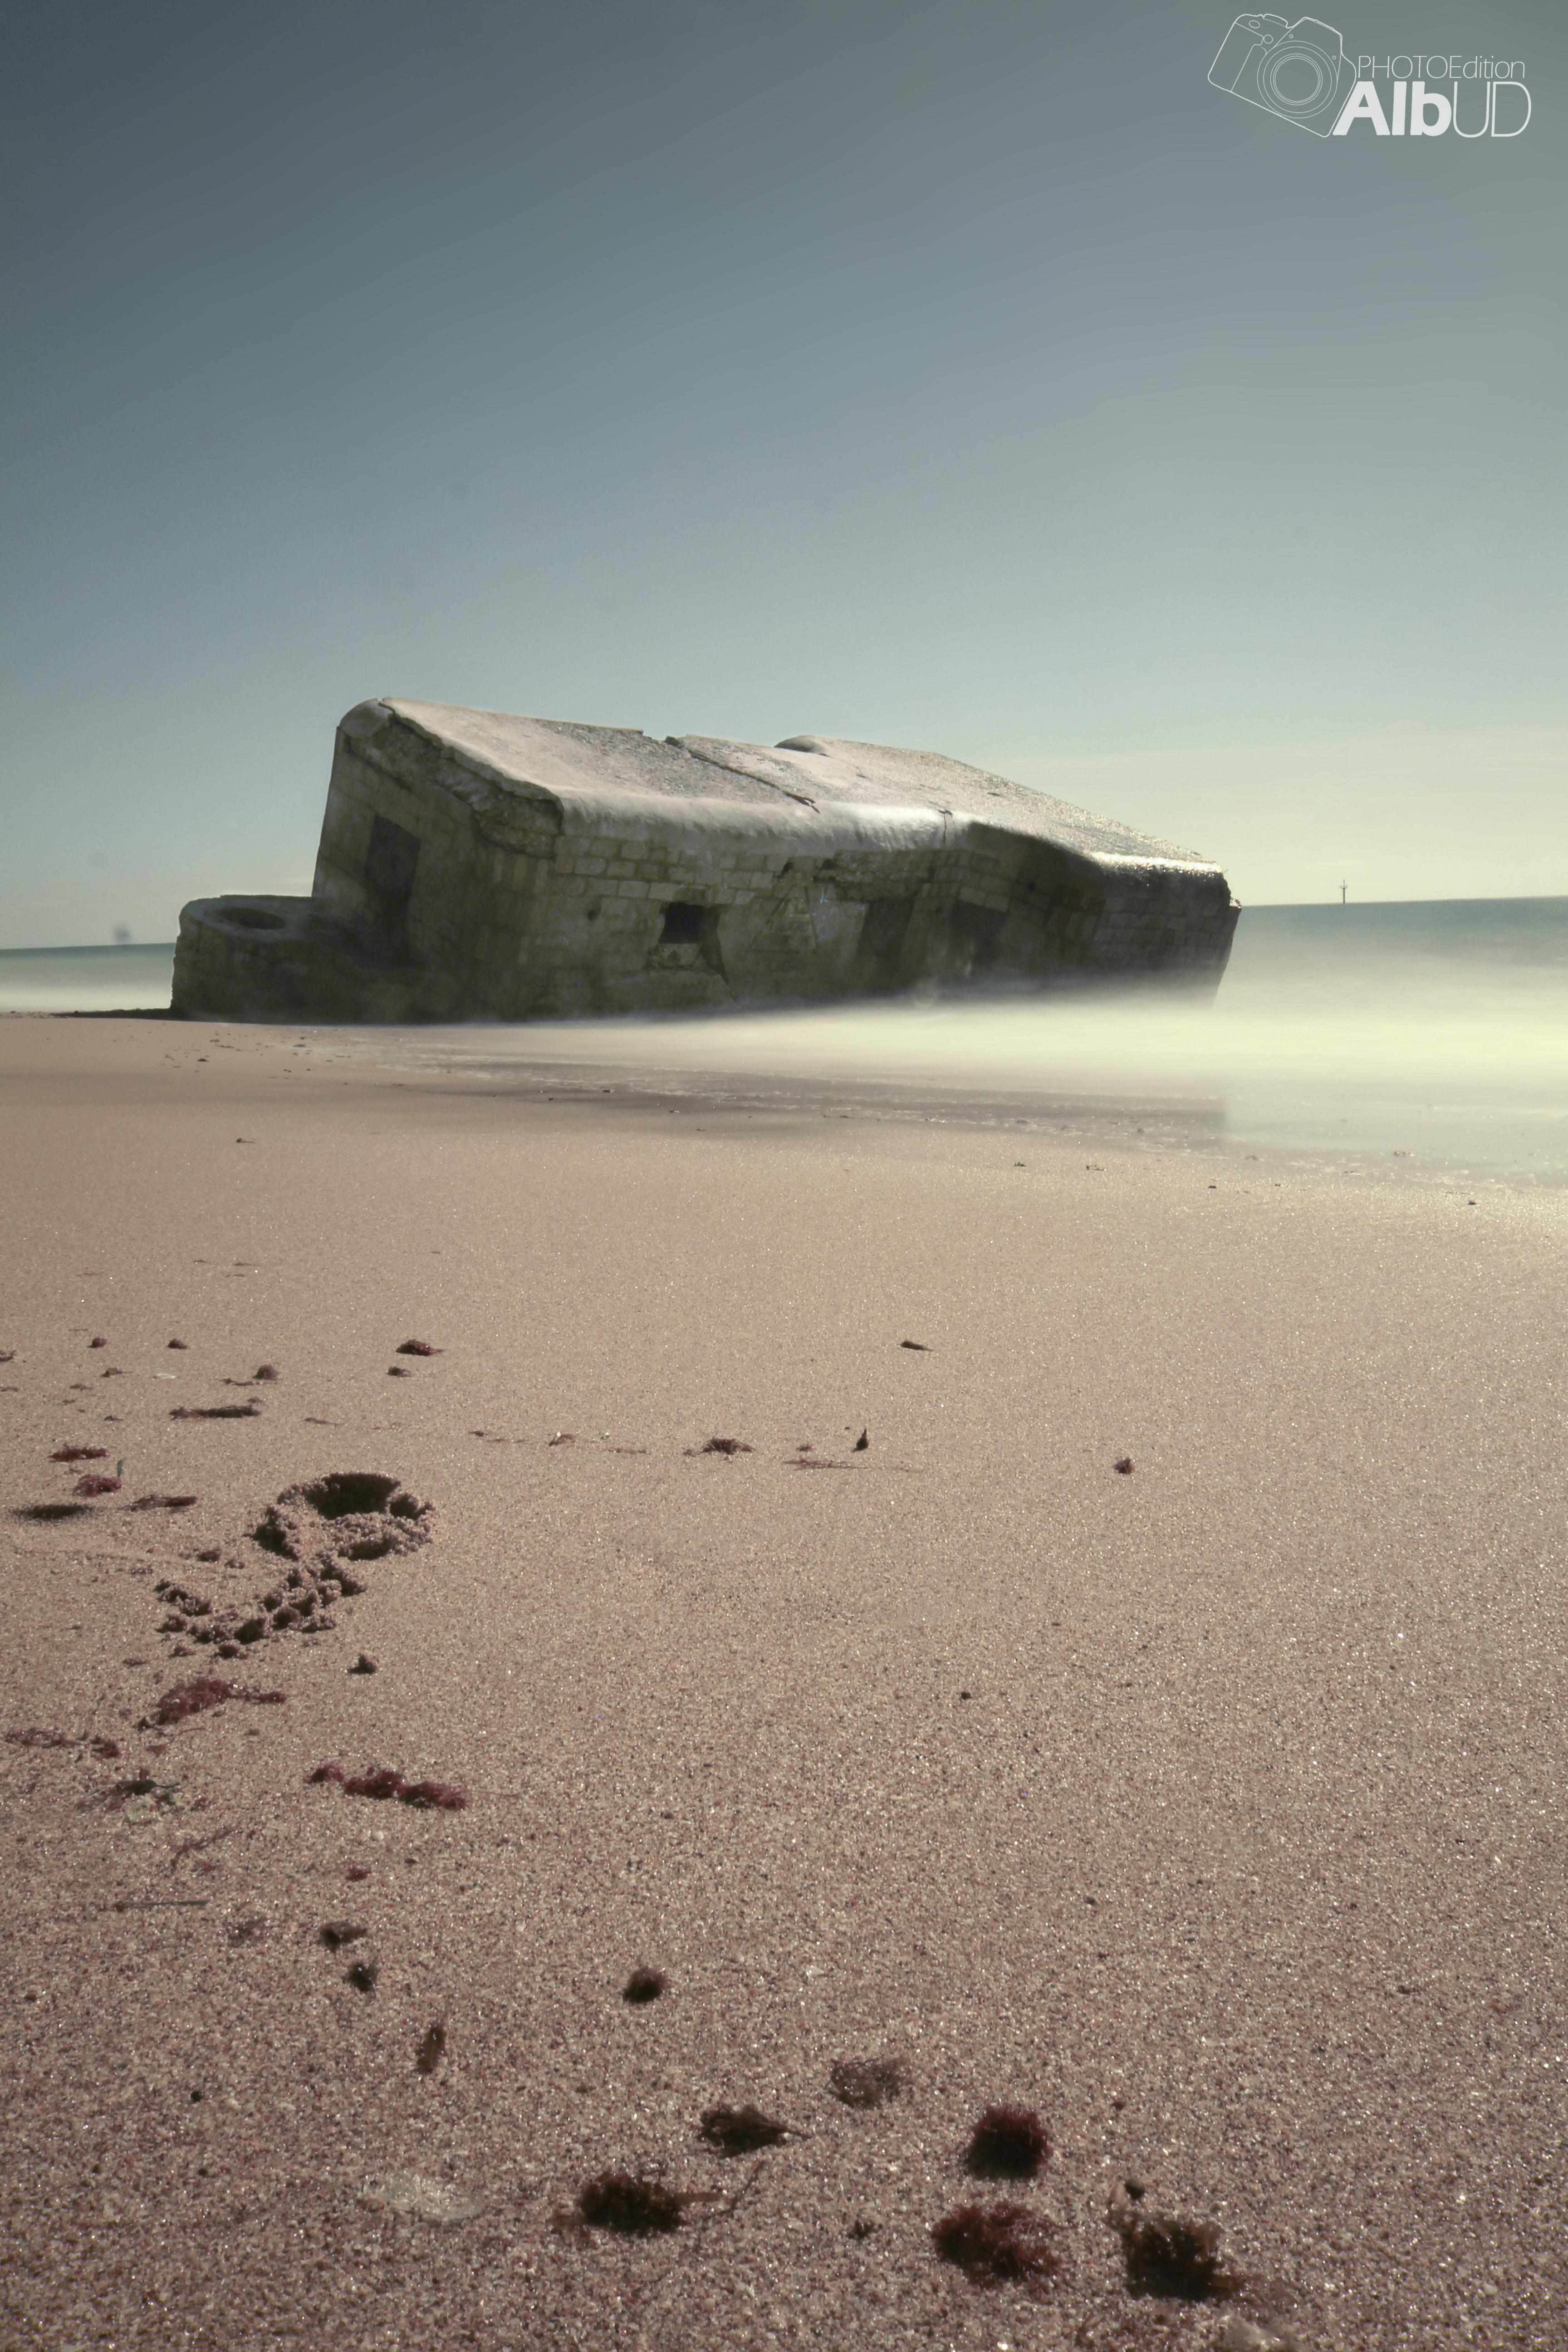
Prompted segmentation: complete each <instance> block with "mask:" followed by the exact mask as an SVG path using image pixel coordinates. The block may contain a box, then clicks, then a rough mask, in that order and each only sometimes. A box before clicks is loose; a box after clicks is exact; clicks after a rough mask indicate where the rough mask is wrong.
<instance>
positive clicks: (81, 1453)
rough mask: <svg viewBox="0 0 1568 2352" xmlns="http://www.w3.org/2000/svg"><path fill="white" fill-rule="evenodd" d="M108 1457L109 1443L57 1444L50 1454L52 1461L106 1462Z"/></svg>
mask: <svg viewBox="0 0 1568 2352" xmlns="http://www.w3.org/2000/svg"><path fill="white" fill-rule="evenodd" d="M108 1458H109V1448H108V1446H107V1445H57V1446H56V1448H55V1450H54V1452H53V1453H52V1454H50V1456H49V1460H50V1461H51V1462H104V1461H107V1460H108Z"/></svg>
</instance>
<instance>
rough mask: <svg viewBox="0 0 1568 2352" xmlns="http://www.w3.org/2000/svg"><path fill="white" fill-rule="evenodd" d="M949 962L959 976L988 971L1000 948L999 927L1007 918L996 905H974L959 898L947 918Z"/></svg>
mask: <svg viewBox="0 0 1568 2352" xmlns="http://www.w3.org/2000/svg"><path fill="white" fill-rule="evenodd" d="M1005 919H1006V918H1005V916H1004V914H1003V913H1002V910H1001V908H999V907H976V906H973V905H971V904H970V902H969V901H968V900H967V899H963V898H961V899H959V900H958V902H957V904H956V905H955V906H954V907H953V908H952V914H951V915H950V917H949V923H950V926H951V929H950V937H951V939H952V961H953V964H954V967H955V970H956V972H957V974H958V976H959V977H960V978H963V979H967V978H968V977H969V976H970V974H972V973H973V972H978V971H990V969H991V967H992V965H993V964H994V962H995V961H996V959H997V957H998V956H999V955H1000V953H1001V951H1002V926H1003V924H1004V922H1005Z"/></svg>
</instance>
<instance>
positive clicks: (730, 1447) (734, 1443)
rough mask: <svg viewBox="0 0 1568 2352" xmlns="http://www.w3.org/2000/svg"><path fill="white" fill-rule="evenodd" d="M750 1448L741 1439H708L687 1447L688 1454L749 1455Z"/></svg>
mask: <svg viewBox="0 0 1568 2352" xmlns="http://www.w3.org/2000/svg"><path fill="white" fill-rule="evenodd" d="M686 1451H687V1452H688V1454H750V1453H751V1452H752V1447H751V1446H749V1445H748V1444H746V1441H745V1439H744V1438H743V1437H710V1438H705V1439H704V1441H703V1443H702V1444H700V1445H689V1446H688V1447H687V1449H686Z"/></svg>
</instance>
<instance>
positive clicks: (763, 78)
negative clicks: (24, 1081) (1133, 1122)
mask: <svg viewBox="0 0 1568 2352" xmlns="http://www.w3.org/2000/svg"><path fill="white" fill-rule="evenodd" d="M1321 5H1322V6H1323V7H1324V9H1325V10H1326V11H1327V12H1328V14H1329V16H1330V18H1331V21H1332V22H1334V23H1335V24H1336V26H1337V27H1338V29H1339V30H1340V31H1341V32H1342V35H1343V38H1344V44H1345V47H1346V48H1347V50H1349V51H1351V52H1352V54H1354V53H1355V52H1358V51H1362V52H1366V53H1369V54H1372V55H1375V56H1376V57H1377V58H1379V59H1380V61H1381V60H1382V59H1383V58H1386V57H1387V56H1389V55H1391V54H1394V53H1396V52H1398V51H1400V50H1405V51H1410V50H1421V51H1425V52H1427V53H1432V52H1435V51H1448V52H1452V53H1454V54H1456V55H1460V56H1464V57H1467V58H1468V57H1471V56H1475V55H1478V54H1480V55H1491V56H1495V57H1500V58H1508V59H1509V60H1510V61H1519V62H1521V63H1522V64H1523V66H1524V67H1525V69H1526V70H1525V79H1526V81H1527V83H1528V85H1529V88H1530V89H1531V98H1532V101H1533V118H1532V120H1531V124H1530V127H1529V129H1528V130H1527V131H1525V133H1524V134H1523V135H1522V136H1521V137H1520V138H1517V139H1512V140H1505V139H1495V140H1493V139H1483V140H1475V141H1465V142H1460V141H1458V139H1456V138H1454V137H1453V136H1451V135H1450V136H1446V137H1429V138H1427V139H1426V140H1413V139H1410V138H1408V137H1406V138H1404V139H1395V138H1393V137H1390V138H1388V139H1378V138H1376V137H1374V136H1373V134H1372V132H1371V131H1370V129H1369V127H1368V126H1367V125H1366V124H1364V123H1363V124H1359V125H1358V126H1357V128H1356V130H1355V131H1353V132H1352V134H1351V135H1350V136H1348V137H1346V138H1344V139H1337V138H1320V137H1316V136H1312V135H1310V134H1309V133H1308V132H1306V131H1302V130H1300V128H1298V127H1297V126H1295V125H1293V124H1291V123H1288V122H1286V121H1281V120H1280V119H1279V118H1278V117H1277V116H1276V115H1273V114H1270V113H1269V112H1268V111H1266V110H1264V109H1263V108H1262V107H1260V106H1257V105H1250V104H1245V103H1242V102H1240V101H1239V100H1237V98H1235V97H1233V96H1231V95H1228V94H1226V93H1224V92H1222V91H1219V90H1216V89H1214V88H1211V87H1210V85H1209V83H1208V81H1207V79H1206V75H1207V70H1208V67H1209V63H1210V60H1211V59H1212V58H1213V57H1214V56H1215V51H1216V50H1217V48H1218V47H1219V44H1220V42H1221V39H1222V38H1223V37H1224V35H1225V32H1226V26H1228V24H1229V22H1230V19H1231V16H1232V15H1233V14H1234V13H1235V11H1234V9H1233V8H1232V7H1231V6H1230V5H1226V0H1217V5H1208V0H1204V5H1197V0H1079V5H1050V0H943V5H927V0H543V5H534V0H305V5H300V0H268V5H265V6H247V7H240V6H238V5H232V0H136V5H132V6H127V5H124V0H48V5H42V6H38V7H36V8H33V9H30V10H22V9H14V10H12V11H10V12H8V19H7V21H8V25H9V34H8V41H7V49H6V55H5V70H4V74H3V76H0V82H3V87H4V97H3V99H0V112H3V116H4V121H3V122H0V186H3V190H4V196H3V203H4V213H5V238H6V244H7V256H8V259H7V283H6V288H5V310H4V316H5V321H6V326H5V336H4V346H5V349H4V358H3V360H0V368H3V376H4V401H5V408H4V419H5V423H4V456H5V510H4V514H3V515H0V532H3V538H0V563H3V565H4V572H5V583H4V584H5V609H6V625H5V633H4V651H3V656H0V660H3V666H4V667H3V673H0V674H3V679H4V697H5V721H4V727H3V730H0V749H3V753H4V762H5V772H4V779H3V783H0V793H3V799H0V824H3V843H0V850H3V854H0V946H10V947H22V946H28V945H34V944H48V943H56V942H67V941H83V942H89V941H93V940H107V939H108V938H109V937H110V931H111V929H112V927H113V926H114V925H115V924H116V923H124V924H126V925H128V926H129V927H130V928H131V929H132V931H133V932H134V934H135V935H136V936H137V937H138V938H142V939H168V938H172V937H173V935H174V928H175V922H176V918H177V913H178V908H179V906H180V904H181V902H182V901H183V900H184V899H185V898H192V897H196V896H200V895H205V894H207V893H209V892H214V891H219V890H225V889H255V890H270V891H291V890H292V891H305V890H308V889H309V887H310V870H311V866H312V863H313V858H314V852H315V843H316V836H317V832H318V829H319V826H320V822H321V806H322V802H323V798H324V793H325V786H326V778H327V769H328V764H329V761H330V757H331V731H332V726H333V722H334V721H335V719H337V718H338V716H339V715H340V714H341V712H342V710H344V709H346V708H347V707H348V706H349V705H351V704H352V703H354V702H356V701H358V700H360V699H361V698H363V697H364V696H366V695H370V694H376V693H393V694H405V695H410V696H414V697H417V698H426V699H429V700H433V701H447V702H462V703H475V704H480V705H485V706H489V707H490V708H493V709H508V710H521V711H529V712H533V713H537V714H541V715H543V716H547V717H554V718H570V719H590V720H598V721H603V722H607V723H612V724H617V725H632V726H641V727H644V728H647V730H649V732H650V733H655V734H660V735H662V734H666V733H671V734H674V733H684V732H688V731H695V732H701V733H710V734H728V735H735V736H742V737H746V738H750V739H754V740H763V741H773V740H775V739H777V738H778V737H780V736H783V735H789V734H794V733H797V732H801V731H809V732H811V733H814V734H821V735H845V736H858V737H863V738H868V739H870V740H878V741H882V742H890V743H908V744H918V745H922V746H925V747H927V748H929V749H932V750H937V751H946V752H949V753H952V754H953V755H955V756H957V757H959V758H963V759H967V760H973V761H977V762H978V763H980V764H981V765H984V766H987V767H994V768H998V769H1001V770H1002V771H1004V772H1006V773H1008V774H1011V775H1014V776H1017V777H1019V778H1021V779H1022V780H1024V781H1025V782H1036V783H1040V784H1045V785H1047V786H1049V788H1050V789H1052V790H1054V791H1057V792H1059V793H1064V794H1065V795H1066V796H1067V797H1068V798H1071V799H1077V800H1081V801H1083V802H1085V803H1088V804H1089V805H1090V806H1094V807H1098V808H1101V809H1103V810H1106V811H1107V812H1109V813H1110V814H1114V815H1116V816H1119V817H1121V818H1123V819H1124V820H1126V821H1128V822H1129V823H1131V824H1138V825H1143V826H1146V827H1147V828H1148V829H1150V830H1151V831H1152V832H1155V833H1159V834H1162V835H1166V836H1168V837H1170V838H1173V839H1176V840H1179V841H1185V842H1188V843H1190V844H1192V845H1194V846H1195V847H1197V848H1200V849H1202V850H1203V851H1205V853H1206V854H1207V855H1209V856H1213V857H1215V858H1217V859H1218V860H1219V861H1220V862H1221V863H1222V864H1223V865H1224V866H1225V867H1226V871H1227V873H1228V874H1229V875H1230V877H1231V881H1232V885H1233V887H1234V888H1235V889H1236V891H1237V895H1238V896H1239V897H1240V898H1243V900H1244V901H1245V900H1250V901H1253V902H1265V901H1269V900H1280V899H1306V898H1329V897H1334V898H1337V897H1338V895H1339V884H1340V882H1341V880H1342V879H1346V880H1348V881H1349V884H1350V887H1351V890H1352V896H1354V897H1357V898H1427V897H1449V896H1457V897H1468V896H1487V895H1508V894H1513V893H1540V892H1568V814H1565V811H1568V693H1565V689H1568V660H1565V658H1564V646H1565V643H1568V633H1565V630H1564V611H1563V604H1564V597H1563V548H1564V544H1565V533H1564V528H1563V524H1564V517H1563V451H1564V440H1565V435H1568V370H1565V367H1564V342H1565V334H1564V327H1565V305H1564V294H1563V273H1564V243H1565V240H1564V237H1563V222H1564V220H1565V219H1568V188H1565V185H1564V181H1565V177H1568V174H1565V172H1564V134H1563V122H1564V113H1565V109H1568V10H1565V9H1564V8H1563V5H1562V0H1521V5H1510V0H1465V5H1458V0H1367V5H1363V0H1357V5H1356V6H1355V8H1354V9H1353V11H1352V10H1351V9H1350V8H1349V5H1348V0H1321ZM1381 87H1382V89H1383V90H1384V96H1385V98H1386V97H1387V96H1388V95H1389V93H1390V92H1391V89H1392V84H1391V82H1390V81H1389V80H1386V79H1385V80H1384V82H1383V83H1382V84H1381Z"/></svg>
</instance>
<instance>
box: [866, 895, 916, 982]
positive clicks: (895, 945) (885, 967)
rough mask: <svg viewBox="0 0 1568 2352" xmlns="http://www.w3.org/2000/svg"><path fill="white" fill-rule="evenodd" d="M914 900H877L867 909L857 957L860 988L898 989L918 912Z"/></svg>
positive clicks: (874, 899)
mask: <svg viewBox="0 0 1568 2352" xmlns="http://www.w3.org/2000/svg"><path fill="white" fill-rule="evenodd" d="M914 910H915V902H914V900H913V899H912V898H873V899H872V900H871V901H870V903H869V905H868V907H867V908H866V914H865V919H864V921H863V922H862V923H861V926H860V940H859V945H858V948H857V950H856V955H855V985H856V986H857V987H858V988H868V989H877V988H896V987H897V986H898V984H899V971H900V963H901V961H902V958H903V952H904V941H905V940H906V939H907V938H908V936H909V929H910V917H911V915H912V914H913V913H914Z"/></svg>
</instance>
